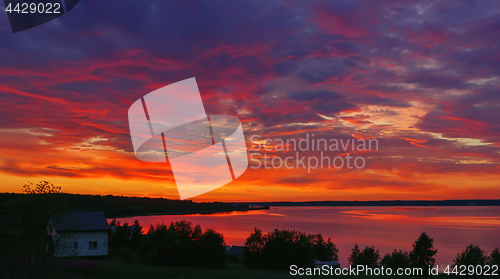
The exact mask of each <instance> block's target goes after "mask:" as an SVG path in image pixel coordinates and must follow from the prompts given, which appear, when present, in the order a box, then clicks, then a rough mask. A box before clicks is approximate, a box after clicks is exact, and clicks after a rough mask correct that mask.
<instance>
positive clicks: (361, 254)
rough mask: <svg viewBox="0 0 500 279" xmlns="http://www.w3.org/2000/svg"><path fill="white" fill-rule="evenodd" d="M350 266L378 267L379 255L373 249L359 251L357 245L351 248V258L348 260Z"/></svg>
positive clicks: (367, 248)
mask: <svg viewBox="0 0 500 279" xmlns="http://www.w3.org/2000/svg"><path fill="white" fill-rule="evenodd" d="M348 260H349V263H350V264H351V265H367V266H370V267H375V266H378V265H379V261H380V253H379V252H378V250H375V247H373V246H372V247H368V246H367V247H366V248H365V249H364V250H363V251H360V250H359V246H358V244H356V245H354V248H352V252H351V256H349V258H348Z"/></svg>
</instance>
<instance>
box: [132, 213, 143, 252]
mask: <svg viewBox="0 0 500 279" xmlns="http://www.w3.org/2000/svg"><path fill="white" fill-rule="evenodd" d="M130 229H131V232H130V247H132V248H133V249H137V248H139V245H140V244H141V239H142V226H141V225H140V224H139V221H138V220H135V221H134V225H133V226H131V227H130Z"/></svg>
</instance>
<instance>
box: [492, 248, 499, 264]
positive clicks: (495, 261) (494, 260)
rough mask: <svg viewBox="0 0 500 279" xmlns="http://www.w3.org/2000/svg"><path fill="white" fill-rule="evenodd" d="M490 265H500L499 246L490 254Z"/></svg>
mask: <svg viewBox="0 0 500 279" xmlns="http://www.w3.org/2000/svg"><path fill="white" fill-rule="evenodd" d="M490 265H498V266H500V251H498V248H496V249H495V250H493V252H491V255H490Z"/></svg>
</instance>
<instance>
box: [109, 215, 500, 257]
mask: <svg viewBox="0 0 500 279" xmlns="http://www.w3.org/2000/svg"><path fill="white" fill-rule="evenodd" d="M136 219H137V220H139V222H140V224H141V225H142V226H144V229H143V230H144V232H147V230H148V227H149V225H150V224H154V225H156V224H158V223H165V224H169V223H170V222H173V221H178V220H182V219H185V220H188V221H191V222H192V223H193V224H200V225H201V227H202V228H203V229H206V228H212V229H214V230H215V231H218V232H220V233H222V234H223V235H224V238H225V241H226V243H227V245H243V244H244V242H245V240H246V238H247V237H248V236H249V235H250V233H251V232H252V231H253V228H254V227H258V228H260V229H261V230H262V231H263V232H268V231H271V230H273V229H275V228H279V229H294V230H298V231H302V232H306V233H310V234H317V233H321V234H323V236H325V237H330V238H332V241H333V242H334V243H335V244H336V245H337V248H338V249H339V262H340V264H341V265H342V266H347V265H348V262H347V257H348V256H349V255H350V253H351V249H352V248H353V247H354V244H358V245H359V246H360V249H363V248H364V247H365V246H372V245H373V246H375V248H376V249H378V250H379V251H380V254H381V256H383V255H385V254H386V253H388V252H390V251H392V250H394V249H405V250H407V251H410V250H411V249H412V243H413V242H414V241H415V240H416V239H417V238H418V237H419V235H420V234H421V233H422V232H426V233H427V234H429V235H430V236H431V237H432V238H434V247H436V248H437V249H438V253H437V255H436V264H439V265H443V264H451V263H452V261H453V259H454V258H455V256H456V255H457V253H458V252H460V251H462V250H463V249H464V248H465V247H466V246H467V245H469V244H470V243H473V244H475V245H479V247H481V248H482V249H483V250H485V251H486V252H488V253H491V251H492V250H493V249H494V248H500V206H468V207H465V206H456V207H455V206H447V207H411V206H408V207H378V206H366V207H302V206H297V207H272V208H271V209H270V210H254V211H245V212H230V213H216V214H204V215H202V214H191V215H161V216H160V215H155V216H138V217H129V218H119V219H118V220H120V222H122V224H123V223H124V222H128V223H129V224H130V223H133V221H134V220H136Z"/></svg>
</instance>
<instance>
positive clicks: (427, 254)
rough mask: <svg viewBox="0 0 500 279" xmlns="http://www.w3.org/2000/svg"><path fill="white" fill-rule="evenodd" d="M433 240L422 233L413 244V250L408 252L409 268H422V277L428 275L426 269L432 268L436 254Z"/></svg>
mask: <svg viewBox="0 0 500 279" xmlns="http://www.w3.org/2000/svg"><path fill="white" fill-rule="evenodd" d="M433 242H434V239H432V238H430V237H429V236H428V235H427V234H426V233H422V234H421V235H420V237H419V238H418V239H417V240H416V241H415V243H413V250H412V251H411V252H410V266H411V267H413V268H422V269H423V271H424V275H425V274H426V275H429V274H428V268H429V266H430V267H434V264H435V263H436V259H435V258H434V256H436V254H437V249H435V248H434V244H433Z"/></svg>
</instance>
